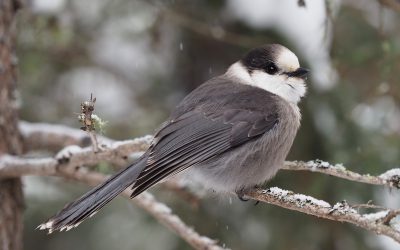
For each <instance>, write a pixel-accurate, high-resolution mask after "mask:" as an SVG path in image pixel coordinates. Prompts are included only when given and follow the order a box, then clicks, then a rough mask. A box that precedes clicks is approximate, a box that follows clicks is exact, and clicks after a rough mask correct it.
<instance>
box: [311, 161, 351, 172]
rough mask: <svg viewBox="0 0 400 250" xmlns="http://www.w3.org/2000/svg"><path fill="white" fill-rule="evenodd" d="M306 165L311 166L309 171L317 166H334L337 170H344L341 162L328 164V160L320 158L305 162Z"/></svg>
mask: <svg viewBox="0 0 400 250" xmlns="http://www.w3.org/2000/svg"><path fill="white" fill-rule="evenodd" d="M306 164H307V166H308V167H310V168H311V171H315V170H317V169H318V168H334V169H337V170H342V171H344V170H346V168H345V167H344V166H343V164H342V163H337V164H335V165H332V164H330V163H329V162H326V161H322V160H314V161H308V162H306Z"/></svg>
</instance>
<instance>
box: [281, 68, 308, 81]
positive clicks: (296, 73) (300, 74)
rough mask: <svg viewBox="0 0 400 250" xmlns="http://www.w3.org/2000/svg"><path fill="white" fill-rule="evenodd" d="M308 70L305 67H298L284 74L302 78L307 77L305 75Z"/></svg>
mask: <svg viewBox="0 0 400 250" xmlns="http://www.w3.org/2000/svg"><path fill="white" fill-rule="evenodd" d="M309 72H310V70H308V69H305V68H298V69H296V70H295V71H292V72H286V75H287V76H289V77H298V78H301V79H303V80H306V79H307V75H308V73H309Z"/></svg>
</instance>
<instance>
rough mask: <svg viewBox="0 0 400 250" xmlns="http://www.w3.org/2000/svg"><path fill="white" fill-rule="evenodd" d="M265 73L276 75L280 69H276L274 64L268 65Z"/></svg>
mask: <svg viewBox="0 0 400 250" xmlns="http://www.w3.org/2000/svg"><path fill="white" fill-rule="evenodd" d="M265 71H266V72H267V73H268V74H270V75H274V74H276V73H277V72H278V67H276V65H275V64H274V63H268V64H267V66H266V67H265Z"/></svg>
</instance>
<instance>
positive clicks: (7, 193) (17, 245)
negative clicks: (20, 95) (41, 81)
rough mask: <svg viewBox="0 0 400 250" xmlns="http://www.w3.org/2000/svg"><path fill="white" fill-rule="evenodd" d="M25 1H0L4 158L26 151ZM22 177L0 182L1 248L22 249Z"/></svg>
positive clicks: (0, 143) (0, 122)
mask: <svg viewBox="0 0 400 250" xmlns="http://www.w3.org/2000/svg"><path fill="white" fill-rule="evenodd" d="M20 6H21V2H19V1H17V0H0V155H3V154H12V155H18V154H20V153H21V152H22V141H21V135H20V134H19V132H18V126H17V125H18V114H17V108H18V105H17V104H18V102H17V96H16V82H17V72H16V64H17V58H16V55H15V39H16V38H15V36H16V34H15V15H16V12H17V10H18V9H19V7H20ZM23 207H24V206H23V194H22V186H21V179H20V178H8V179H0V249H3V250H8V249H10V250H11V249H12V250H14V249H22V230H23V214H22V212H23Z"/></svg>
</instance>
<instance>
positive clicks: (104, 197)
mask: <svg viewBox="0 0 400 250" xmlns="http://www.w3.org/2000/svg"><path fill="white" fill-rule="evenodd" d="M146 159H147V158H146V157H142V158H141V159H140V160H138V161H137V162H136V163H134V164H132V165H131V166H129V167H127V168H125V169H123V170H122V171H120V172H118V173H116V174H115V175H113V176H111V177H110V178H109V179H108V180H107V181H105V182H104V183H102V184H100V185H98V186H97V187H95V188H93V189H92V190H90V191H89V192H87V193H86V194H85V195H83V196H82V197H80V198H79V199H77V200H76V201H74V202H71V203H69V204H68V205H66V206H65V207H64V208H63V209H62V210H61V211H60V212H58V213H57V214H56V215H54V216H53V217H51V218H50V219H48V220H47V221H46V222H44V223H43V224H41V225H39V226H38V228H39V229H40V230H48V231H49V233H52V232H53V231H57V230H60V231H63V230H67V231H68V230H70V229H71V228H74V227H77V226H78V225H79V224H80V223H81V222H82V221H83V220H85V219H86V218H88V217H91V216H93V215H94V214H95V213H96V212H97V211H98V210H100V209H101V208H102V207H104V205H106V204H107V203H109V202H110V201H111V200H112V199H114V198H115V197H116V196H117V195H119V194H120V193H122V192H123V191H124V190H125V189H126V188H127V187H129V186H130V185H132V184H133V183H134V182H135V181H136V179H137V177H138V176H139V174H140V172H141V171H142V170H143V169H144V168H145V166H146Z"/></svg>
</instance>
